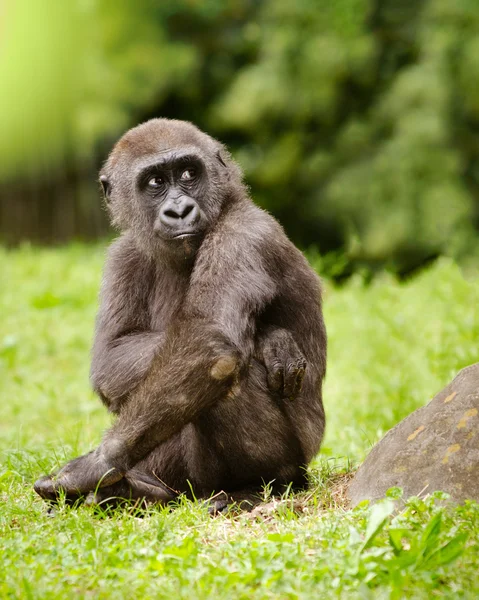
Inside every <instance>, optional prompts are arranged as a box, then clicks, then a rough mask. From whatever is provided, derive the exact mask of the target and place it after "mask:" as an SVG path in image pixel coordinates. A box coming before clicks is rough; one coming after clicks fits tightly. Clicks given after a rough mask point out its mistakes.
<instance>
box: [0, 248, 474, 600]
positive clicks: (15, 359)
mask: <svg viewBox="0 0 479 600" xmlns="http://www.w3.org/2000/svg"><path fill="white" fill-rule="evenodd" d="M103 258H104V248H103V247H100V246H94V247H88V246H82V245H76V246H71V247H69V248H67V249H59V250H38V249H31V248H27V247H26V248H22V249H20V250H16V251H13V252H8V251H6V250H0V261H1V265H2V267H1V269H0V315H1V320H0V440H1V445H0V493H1V504H0V528H1V534H0V535H1V547H0V597H1V598H65V597H66V596H67V595H71V596H73V597H82V598H83V597H87V598H88V597H92V598H166V597H168V598H171V597H174V598H193V599H197V598H243V599H249V598H331V597H338V598H369V597H372V598H409V597H413V598H431V597H439V598H441V597H448V598H478V597H479V577H478V576H477V572H478V566H479V506H478V505H477V504H474V503H472V502H471V503H466V504H465V505H464V506H461V507H458V508H455V509H452V508H443V507H442V504H441V503H439V502H438V501H437V499H436V498H434V497H432V498H431V497H429V498H423V499H418V498H416V499H412V500H410V501H409V502H407V503H401V504H400V506H401V509H400V511H399V512H393V511H392V509H393V504H392V502H391V500H386V501H385V502H383V503H381V504H378V505H376V506H375V507H373V508H371V507H368V506H360V507H358V508H356V509H355V510H349V509H348V507H347V504H346V503H345V499H344V493H343V492H344V481H345V480H346V479H347V475H345V473H347V471H348V470H350V469H351V468H354V466H355V465H357V464H358V463H359V462H360V461H361V460H362V459H363V458H364V456H365V455H366V454H367V452H368V451H369V449H370V448H371V446H372V445H373V444H374V443H375V442H376V441H377V440H378V439H379V438H380V437H381V436H382V435H383V434H384V433H385V432H386V431H387V430H388V429H389V428H390V427H391V426H393V425H394V424H396V423H397V422H398V421H399V420H400V419H401V418H403V417H405V416H406V415H407V414H409V413H410V412H411V411H412V410H414V409H415V408H417V407H419V406H421V405H423V404H424V403H426V402H427V401H428V400H429V399H430V398H431V397H432V396H433V395H434V394H435V393H436V392H437V391H439V390H440V389H441V388H442V387H443V386H444V385H445V384H446V383H447V382H448V381H450V380H451V379H452V377H453V376H454V375H455V373H456V372H457V371H458V370H459V369H460V368H462V367H464V366H466V365H468V364H471V363H473V362H476V361H477V360H478V351H477V340H478V339H479V317H478V316H477V306H478V300H479V279H475V278H471V279H469V280H467V279H465V278H464V276H463V275H462V274H461V271H460V270H459V268H458V267H457V266H456V265H455V264H454V263H452V262H449V261H447V260H442V261H439V262H438V263H436V264H434V265H433V266H432V267H430V268H429V269H428V270H427V271H424V272H422V273H421V274H419V275H417V276H415V277H414V278H413V279H411V280H409V281H406V282H401V283H399V282H398V281H396V280H395V279H394V278H393V277H391V276H389V275H387V274H384V275H382V276H380V277H377V278H376V279H375V280H374V281H373V283H372V284H371V285H369V286H366V285H364V283H363V281H362V279H361V278H360V277H357V278H353V279H351V280H350V281H349V282H348V283H346V284H345V285H343V286H341V287H335V286H333V285H332V284H330V283H326V284H325V317H326V324H327V328H328V334H329V360H328V375H327V381H326V386H325V404H326V414H327V419H328V423H327V435H326V439H325V441H324V444H323V449H322V452H321V454H320V455H319V456H318V457H317V459H316V460H315V461H314V463H313V464H312V466H311V469H310V470H311V482H312V485H311V489H310V491H309V492H308V493H306V494H301V495H297V496H292V495H287V496H285V497H284V498H282V499H279V500H278V501H271V499H270V498H268V490H267V489H265V499H266V500H267V501H268V504H266V505H265V506H264V507H263V508H262V509H261V510H258V511H256V513H255V514H253V515H251V514H240V515H230V516H220V517H218V518H216V519H212V518H210V517H209V516H208V515H207V513H206V510H205V508H204V506H202V505H201V504H200V503H194V502H188V501H181V502H179V505H178V507H177V508H176V509H175V510H173V511H171V510H168V509H152V510H150V511H148V512H147V513H141V514H140V513H137V512H131V511H128V510H117V511H116V512H114V513H112V514H104V513H102V512H101V511H98V510H94V509H90V508H87V507H80V508H79V509H77V510H72V509H70V508H69V507H67V506H63V505H60V506H59V507H58V509H57V511H56V512H55V513H54V514H49V513H48V512H47V511H46V509H45V505H44V503H43V502H42V501H41V500H40V499H38V498H37V497H36V496H35V494H34V492H33V490H32V483H33V481H34V480H35V479H36V477H37V476H39V475H41V474H43V473H46V472H48V471H50V470H52V469H53V468H55V467H57V466H59V465H60V464H62V463H63V462H64V461H65V460H67V459H69V458H71V457H73V456H75V455H77V454H79V453H83V452H85V451H87V450H89V449H91V448H92V447H93V446H94V445H96V444H97V443H98V442H99V440H100V437H101V433H102V431H103V430H104V429H105V428H106V427H107V426H108V424H109V422H110V419H109V417H108V415H107V414H106V411H105V410H104V409H103V408H102V406H101V403H100V402H99V401H98V400H97V399H96V398H95V396H94V394H93V393H92V392H91V390H90V389H89V384H88V368H89V348H90V344H91V339H92V332H93V323H94V316H95V311H96V298H97V292H98V287H99V282H100V277H101V266H102V262H103ZM391 493H392V494H393V495H394V494H397V490H396V491H395V492H394V491H393V492H391Z"/></svg>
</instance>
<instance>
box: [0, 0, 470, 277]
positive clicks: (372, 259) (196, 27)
mask: <svg viewBox="0 0 479 600" xmlns="http://www.w3.org/2000/svg"><path fill="white" fill-rule="evenodd" d="M0 19H1V24H0V27H1V29H2V47H1V48H0V80H1V81H2V85H3V86H4V93H2V94H1V95H0V98H1V99H0V130H1V131H2V136H1V138H0V178H1V182H2V183H1V186H0V235H1V236H2V238H3V239H4V241H7V242H17V241H19V240H21V239H32V240H42V241H57V240H65V239H70V238H72V237H78V236H81V237H86V236H98V235H100V234H102V233H105V231H106V228H105V221H104V218H103V214H102V209H101V206H100V202H99V195H98V193H97V190H96V181H95V177H96V171H97V168H98V166H99V164H100V162H101V160H103V159H104V157H105V156H106V153H107V151H108V149H109V147H110V145H111V143H112V142H113V141H114V140H115V139H116V138H117V137H118V136H119V135H120V134H121V132H122V131H123V130H124V129H126V128H127V127H129V126H130V125H133V124H136V123H137V122H138V121H141V120H145V119H146V118H150V117H153V116H169V117H176V118H184V119H189V120H192V121H194V122H195V123H197V124H198V125H199V126H200V127H202V128H204V129H206V130H208V131H209V132H211V134H212V135H214V136H216V137H219V138H220V139H222V140H223V141H224V142H225V143H227V144H228V145H229V147H230V148H231V149H232V150H233V153H234V154H235V156H236V157H237V159H238V160H239V162H240V163H241V165H242V166H243V168H244V169H245V172H246V177H247V180H248V183H249V184H250V185H251V187H252V191H253V195H254V197H255V198H256V200H257V201H258V202H259V203H260V204H261V205H262V206H264V207H266V208H267V209H268V210H270V211H271V212H273V213H274V214H275V215H276V216H278V217H279V219H280V220H281V221H282V222H283V224H284V225H285V227H286V229H287V230H288V233H289V234H290V235H291V236H292V237H293V239H294V240H295V241H296V242H297V243H299V244H301V245H302V246H303V247H309V246H316V247H317V249H318V250H319V252H320V253H321V254H323V255H324V254H326V253H330V252H334V253H336V254H334V256H337V255H338V254H340V255H341V256H342V260H341V261H339V262H338V261H337V260H335V261H334V264H335V267H336V271H335V272H334V273H333V274H340V273H341V272H344V273H348V272H351V270H353V269H355V268H359V267H367V268H368V269H370V270H374V269H376V268H379V267H383V266H385V265H387V266H389V267H390V268H392V269H395V270H398V271H400V272H407V271H408V270H410V269H411V268H414V267H416V266H418V265H421V264H422V263H423V262H424V261H427V260H429V259H431V258H433V257H435V256H437V255H439V254H449V255H451V256H454V257H457V258H459V259H461V260H467V258H468V257H469V260H471V258H474V259H475V258H476V252H477V250H476V248H477V230H478V227H479V222H478V209H479V201H478V188H479V163H478V155H479V58H478V57H479V41H478V40H479V35H478V34H479V5H478V4H477V2H476V1H475V0H414V1H413V0H406V1H404V2H400V3H398V2H395V1H394V0H336V1H335V2H330V1H328V0H315V1H313V0H297V1H295V2H294V3H293V2H289V1H287V0H262V1H254V0H242V1H241V0H227V1H226V2H225V1H223V0H207V1H205V2H192V1H191V0H175V1H174V2H173V1H172V0H166V1H163V2H161V3H156V2H151V1H150V0H135V1H133V0H115V1H113V0H96V1H93V0H92V1H90V2H84V1H81V0H72V2H69V3H62V2H60V1H59V0H45V2H43V3H41V5H40V4H38V3H29V2H26V1H25V0H19V1H18V2H13V0H10V1H9V2H7V3H5V6H4V9H3V13H0Z"/></svg>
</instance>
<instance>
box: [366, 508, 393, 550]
mask: <svg viewBox="0 0 479 600" xmlns="http://www.w3.org/2000/svg"><path fill="white" fill-rule="evenodd" d="M394 507H395V505H394V502H393V501H392V500H384V501H383V502H378V503H377V504H375V505H374V506H373V507H372V509H371V514H370V516H369V521H368V526H367V528H366V537H365V538H364V542H363V545H362V547H361V549H360V553H361V552H363V551H364V550H366V548H369V547H370V546H371V544H372V543H373V541H374V539H375V538H376V536H377V535H378V533H379V532H380V531H381V530H382V529H383V527H384V526H385V525H386V522H387V520H388V517H389V516H390V515H391V514H392V512H393V511H394Z"/></svg>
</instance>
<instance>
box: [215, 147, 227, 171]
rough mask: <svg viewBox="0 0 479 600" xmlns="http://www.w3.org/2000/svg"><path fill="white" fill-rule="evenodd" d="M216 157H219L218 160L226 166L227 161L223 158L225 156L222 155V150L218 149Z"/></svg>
mask: <svg viewBox="0 0 479 600" xmlns="http://www.w3.org/2000/svg"><path fill="white" fill-rule="evenodd" d="M216 158H217V159H218V162H219V163H220V164H221V165H223V167H226V163H225V161H224V160H223V157H222V156H221V150H217V151H216Z"/></svg>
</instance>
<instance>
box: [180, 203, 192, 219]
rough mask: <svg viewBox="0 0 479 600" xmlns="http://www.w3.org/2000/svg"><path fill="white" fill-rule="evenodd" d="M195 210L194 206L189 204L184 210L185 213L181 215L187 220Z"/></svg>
mask: <svg viewBox="0 0 479 600" xmlns="http://www.w3.org/2000/svg"><path fill="white" fill-rule="evenodd" d="M192 210H193V204H188V205H186V206H185V207H184V208H183V212H182V213H181V218H182V219H185V218H186V217H187V216H188V215H189V214H190V212H191V211H192Z"/></svg>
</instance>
